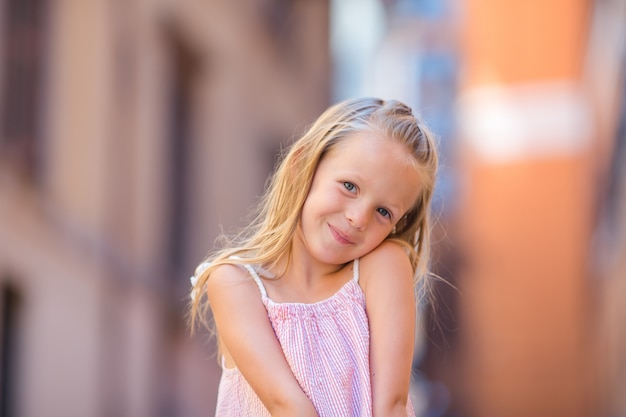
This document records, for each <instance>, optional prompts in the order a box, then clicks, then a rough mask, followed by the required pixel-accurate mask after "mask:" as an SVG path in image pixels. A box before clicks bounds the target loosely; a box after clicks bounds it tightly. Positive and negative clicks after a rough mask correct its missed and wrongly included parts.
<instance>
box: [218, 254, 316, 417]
mask: <svg viewBox="0 0 626 417" xmlns="http://www.w3.org/2000/svg"><path fill="white" fill-rule="evenodd" d="M207 294H208V298H209V302H210V305H211V309H212V311H213V316H214V319H215V324H216V327H217V331H218V334H219V336H220V339H221V341H222V343H223V344H224V346H225V347H226V349H227V350H228V352H229V353H230V355H231V357H232V358H233V360H234V362H235V363H236V365H237V368H239V371H240V372H241V373H242V375H243V376H244V378H245V379H246V381H248V383H249V384H250V386H251V387H252V389H253V390H254V392H256V394H257V395H258V396H259V398H260V400H261V402H262V403H263V404H264V405H265V407H266V408H267V409H268V410H269V412H270V413H271V415H272V416H276V417H278V416H296V415H297V416H317V413H316V411H315V408H314V407H313V404H312V403H311V401H310V400H309V399H308V397H307V396H306V394H305V393H304V392H303V391H302V388H300V384H298V381H297V380H296V378H295V376H294V375H293V373H292V371H291V368H290V367H289V364H288V363H287V360H286V359H285V357H284V355H283V351H282V348H281V347H280V344H279V343H278V339H277V338H276V335H275V334H274V330H273V329H272V326H271V324H270V321H269V318H268V316H267V311H266V310H265V307H264V306H263V303H262V301H261V295H260V293H259V289H258V287H257V286H256V284H255V282H254V281H253V280H252V279H251V278H250V277H249V275H248V274H247V272H245V271H244V270H242V269H241V268H240V267H237V266H234V265H222V266H219V267H217V268H216V269H215V270H214V271H212V272H211V277H210V278H209V280H208V282H207Z"/></svg>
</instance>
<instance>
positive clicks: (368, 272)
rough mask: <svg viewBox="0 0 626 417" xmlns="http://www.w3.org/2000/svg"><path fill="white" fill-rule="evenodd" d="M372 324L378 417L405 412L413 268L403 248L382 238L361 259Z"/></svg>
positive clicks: (374, 404)
mask: <svg viewBox="0 0 626 417" xmlns="http://www.w3.org/2000/svg"><path fill="white" fill-rule="evenodd" d="M361 265H362V267H361V279H362V280H363V281H362V285H363V291H364V293H365V300H366V310H367V315H368V319H369V325H370V373H371V381H372V407H373V416H374V417H382V416H385V417H391V416H402V417H406V415H407V411H406V410H407V409H406V404H407V399H408V395H409V384H410V380H411V365H412V360H413V348H414V340H415V313H416V306H415V304H416V303H415V296H414V289H413V268H412V267H411V263H410V261H409V258H408V256H407V254H406V253H405V252H404V249H403V248H402V247H401V246H400V245H398V244H396V243H393V242H383V243H382V244H381V245H380V246H379V247H377V248H376V249H374V250H373V251H372V252H370V253H369V254H367V255H366V256H365V257H363V258H362V260H361Z"/></svg>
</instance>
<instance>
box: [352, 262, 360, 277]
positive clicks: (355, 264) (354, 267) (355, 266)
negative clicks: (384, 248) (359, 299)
mask: <svg viewBox="0 0 626 417" xmlns="http://www.w3.org/2000/svg"><path fill="white" fill-rule="evenodd" d="M352 279H353V280H354V281H355V282H359V258H356V259H355V260H354V262H353V263H352Z"/></svg>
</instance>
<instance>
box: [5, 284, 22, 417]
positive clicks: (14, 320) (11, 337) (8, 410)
mask: <svg viewBox="0 0 626 417" xmlns="http://www.w3.org/2000/svg"><path fill="white" fill-rule="evenodd" d="M20 307H21V297H20V295H19V293H18V292H17V291H16V290H15V289H14V288H13V287H12V286H9V285H3V286H2V287H0V417H9V416H14V415H16V409H15V400H16V398H17V395H16V394H17V393H16V392H15V390H16V387H17V386H18V383H17V376H18V374H17V370H16V369H15V366H16V364H17V363H18V361H17V354H18V352H19V350H20V349H19V346H18V341H19V338H18V336H19V334H18V330H19V313H20Z"/></svg>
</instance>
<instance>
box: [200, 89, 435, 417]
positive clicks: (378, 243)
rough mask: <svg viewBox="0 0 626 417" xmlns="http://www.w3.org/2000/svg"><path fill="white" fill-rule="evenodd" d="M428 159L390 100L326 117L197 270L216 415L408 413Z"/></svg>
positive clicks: (412, 126) (431, 166)
mask: <svg viewBox="0 0 626 417" xmlns="http://www.w3.org/2000/svg"><path fill="white" fill-rule="evenodd" d="M436 170H437V152H436V149H435V145H434V142H433V139H432V137H431V135H430V134H429V133H428V131H427V130H426V129H425V128H424V127H423V126H421V125H420V124H419V123H418V121H417V120H416V118H415V117H414V116H413V114H412V112H411V109H410V108H409V107H407V106H406V105H404V104H402V103H400V102H398V101H383V100H380V99H376V98H362V99H353V100H348V101H344V102H342V103H339V104H336V105H334V106H332V107H331V108H329V109H328V110H326V112H324V113H323V114H322V115H321V116H320V118H319V119H318V120H317V121H316V122H315V123H314V124H313V125H312V126H311V127H310V128H309V130H308V131H307V132H306V133H305V134H304V136H303V137H302V138H300V139H299V140H298V141H297V142H295V143H294V144H293V145H292V147H291V149H290V150H289V152H288V153H287V154H286V155H285V157H284V158H283V160H282V163H281V164H280V166H279V167H278V169H277V171H276V173H275V174H274V176H273V178H272V182H271V183H270V185H269V188H268V190H267V193H266V194H265V196H264V197H263V199H262V201H261V204H260V206H259V212H258V214H257V217H256V218H255V220H254V221H253V222H252V224H250V225H249V226H248V227H247V228H246V229H244V231H243V232H242V233H241V234H239V235H238V236H237V237H235V238H234V241H233V242H231V243H230V245H229V246H228V247H227V248H225V249H222V250H220V251H218V252H217V253H215V254H214V255H213V256H211V257H210V258H209V259H207V261H206V262H204V263H202V264H201V265H200V266H198V268H197V269H196V273H195V275H194V277H192V283H193V284H194V286H193V289H192V300H193V301H192V303H191V325H192V328H193V327H194V325H195V324H197V322H198V321H200V322H202V323H204V324H207V320H206V318H207V316H208V314H207V313H208V312H207V309H208V307H209V306H210V308H211V310H212V313H213V319H214V321H215V326H216V328H217V335H218V346H219V352H220V359H221V363H222V369H223V373H222V378H221V381H220V386H219V391H218V398H217V411H216V414H215V415H216V416H217V417H230V416H255V417H256V416H290V417H292V416H300V417H301V416H333V417H345V416H359V417H363V416H381V417H382V416H384V417H390V416H403V417H406V416H407V415H411V416H414V413H413V407H412V404H411V400H410V398H409V383H410V378H411V361H412V356H413V347H414V346H413V343H414V332H415V317H416V300H415V296H414V294H415V291H414V288H415V284H416V283H417V281H418V280H420V279H423V278H425V277H426V275H427V272H428V271H427V265H428V252H429V246H430V241H429V235H428V233H429V226H430V224H429V208H430V203H431V197H432V194H433V186H434V181H435V173H436Z"/></svg>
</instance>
